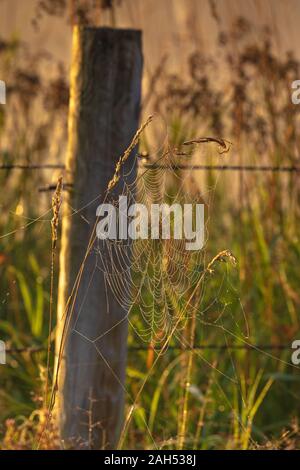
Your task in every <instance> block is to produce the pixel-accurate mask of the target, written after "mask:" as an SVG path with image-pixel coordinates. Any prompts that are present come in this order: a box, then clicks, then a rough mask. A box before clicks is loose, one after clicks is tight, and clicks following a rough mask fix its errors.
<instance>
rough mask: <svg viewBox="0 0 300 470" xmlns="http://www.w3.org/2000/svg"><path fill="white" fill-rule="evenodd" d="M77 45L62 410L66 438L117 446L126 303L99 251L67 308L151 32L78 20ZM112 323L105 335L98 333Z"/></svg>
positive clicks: (65, 228)
mask: <svg viewBox="0 0 300 470" xmlns="http://www.w3.org/2000/svg"><path fill="white" fill-rule="evenodd" d="M72 54H73V57H72V67H71V95H70V106H69V143H68V154H67V161H66V167H67V172H70V173H68V174H71V175H72V182H73V185H74V186H73V190H72V192H71V193H70V194H67V195H66V196H65V197H66V200H65V201H64V213H63V215H64V217H63V223H62V245H61V254H60V277H59V297H58V327H57V330H58V332H57V352H58V351H59V345H60V342H61V338H62V335H63V325H64V322H65V319H66V318H70V323H69V327H68V331H67V334H66V344H65V347H64V350H63V355H62V360H61V361H60V364H59V373H58V396H57V398H58V400H57V408H56V409H57V410H58V419H59V425H60V430H61V436H62V439H63V440H64V445H65V446H71V447H73V448H74V447H75V448H103V447H105V448H113V447H114V446H115V445H116V443H117V439H118V435H119V430H120V425H121V423H122V418H123V405H124V390H123V387H122V385H121V384H124V379H125V367H126V352H127V344H126V343H127V321H126V320H125V321H122V322H121V323H119V322H120V320H122V319H123V318H125V317H126V312H124V311H123V310H122V309H121V308H120V306H119V305H118V304H117V302H116V300H115V299H114V298H113V296H112V294H110V292H108V293H107V294H106V292H105V288H104V276H103V273H102V271H101V270H99V269H95V267H96V266H95V265H96V261H97V257H96V255H95V252H94V250H91V253H90V254H89V256H88V257H87V259H86V261H85V266H84V269H83V272H82V275H81V280H80V283H79V287H78V292H77V296H76V300H75V301H74V297H73V298H72V300H71V302H69V311H68V312H67V314H65V308H66V305H67V302H68V299H69V296H70V294H71V292H72V288H73V286H74V283H75V282H76V277H77V275H78V272H79V270H80V266H81V263H82V261H83V259H84V257H85V253H86V249H87V246H88V242H89V238H90V235H91V231H92V228H93V226H94V224H95V221H96V208H97V206H98V205H99V203H100V202H101V197H100V199H99V195H100V194H101V195H103V194H104V192H105V189H106V187H107V184H108V181H109V180H110V178H111V177H112V175H113V173H114V169H115V165H116V162H117V160H118V158H119V156H120V155H121V154H122V153H123V152H124V150H125V149H126V147H127V146H128V145H129V143H130V141H131V139H132V137H133V135H134V133H135V132H136V130H137V127H138V121H139V110H140V91H141V74H142V53H141V34H140V32H139V31H134V30H117V29H110V28H87V27H75V30H74V36H73V52H72ZM128 165H129V166H131V165H132V159H129V161H128ZM134 176H135V175H134V172H133V173H132V178H134ZM115 193H116V194H117V193H118V187H116V188H115ZM96 198H98V199H96ZM95 199H96V200H95ZM94 200H95V201H94ZM91 201H94V202H92V203H91ZM71 208H72V209H71ZM81 208H83V209H82V210H81V211H80V212H79V213H76V212H75V213H74V212H73V210H75V211H76V210H78V209H81ZM106 296H108V299H107V298H106ZM73 301H74V305H73V306H72V309H71V310H72V311H71V312H70V304H71V305H72V302H73ZM107 301H108V302H107ZM107 303H108V304H109V311H107ZM69 315H71V316H70V317H69ZM114 325H117V326H115V327H114ZM108 330H110V332H109V333H108V334H105V335H104V336H103V337H102V338H101V339H99V340H98V341H96V343H95V344H92V343H91V342H90V340H94V339H95V338H97V337H98V336H100V335H101V334H102V333H104V332H106V331H108ZM95 346H96V347H97V348H98V351H97V348H96V347H95ZM107 363H108V364H109V367H108V365H107ZM116 377H117V378H116ZM120 383H121V384H120Z"/></svg>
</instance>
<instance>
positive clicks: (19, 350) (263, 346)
mask: <svg viewBox="0 0 300 470" xmlns="http://www.w3.org/2000/svg"><path fill="white" fill-rule="evenodd" d="M149 349H153V350H155V351H157V352H158V351H162V350H163V348H153V347H152V346H151V345H138V346H128V351H129V352H139V351H141V352H142V351H148V350H149ZM205 349H207V350H209V349H211V350H250V351H251V350H252V351H253V350H254V351H255V350H256V351H258V352H262V351H268V350H269V351H270V350H287V349H291V345H288V344H198V345H195V346H182V345H178V346H177V345H170V346H168V347H167V348H165V350H166V351H193V350H205ZM46 351H47V349H46V348H45V347H44V346H38V347H22V348H7V349H6V350H5V352H6V353H7V354H22V353H29V354H35V353H39V352H46Z"/></svg>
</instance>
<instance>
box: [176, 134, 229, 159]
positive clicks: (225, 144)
mask: <svg viewBox="0 0 300 470" xmlns="http://www.w3.org/2000/svg"><path fill="white" fill-rule="evenodd" d="M210 142H214V143H215V144H218V146H219V154H220V155H221V154H222V153H227V152H229V150H230V148H231V146H232V143H231V142H230V141H229V140H225V139H221V138H217V137H199V138H198V139H193V140H187V141H185V142H183V145H193V144H208V143H210Z"/></svg>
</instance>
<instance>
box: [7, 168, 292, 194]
mask: <svg viewBox="0 0 300 470" xmlns="http://www.w3.org/2000/svg"><path fill="white" fill-rule="evenodd" d="M141 166H142V167H143V168H147V169H164V170H206V171H210V170H218V171H259V172H260V171H261V172H274V173H280V172H283V173H299V172H300V166H271V165H191V164H176V165H168V166H167V165H159V164H157V163H144V164H142V165H141ZM57 169H58V170H64V169H65V165H63V164H59V163H46V164H1V165H0V170H57ZM50 189H52V188H51V187H50V188H46V189H44V190H50Z"/></svg>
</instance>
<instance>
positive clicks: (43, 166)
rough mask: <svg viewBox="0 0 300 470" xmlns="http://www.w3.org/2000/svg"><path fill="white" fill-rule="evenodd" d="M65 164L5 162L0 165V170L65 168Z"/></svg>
mask: <svg viewBox="0 0 300 470" xmlns="http://www.w3.org/2000/svg"><path fill="white" fill-rule="evenodd" d="M64 169H65V165H63V164H60V163H41V164H39V163H32V164H31V163H30V164H25V163H24V164H23V163H11V164H10V163H4V164H1V165H0V170H64Z"/></svg>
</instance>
